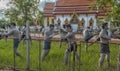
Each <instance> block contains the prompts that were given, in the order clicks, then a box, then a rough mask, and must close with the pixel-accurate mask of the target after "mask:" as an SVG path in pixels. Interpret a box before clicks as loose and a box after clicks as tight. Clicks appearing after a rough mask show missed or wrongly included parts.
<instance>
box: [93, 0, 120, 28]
mask: <svg viewBox="0 0 120 71" xmlns="http://www.w3.org/2000/svg"><path fill="white" fill-rule="evenodd" d="M91 7H92V8H93V9H94V8H96V9H97V10H98V11H101V10H102V11H104V12H106V15H107V17H106V21H111V22H112V24H113V26H115V24H117V26H120V25H118V24H119V23H120V3H118V2H117V0H96V4H93V5H92V6H91ZM107 7H111V8H107Z"/></svg>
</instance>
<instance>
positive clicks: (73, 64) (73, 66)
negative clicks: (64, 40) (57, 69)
mask: <svg viewBox="0 0 120 71" xmlns="http://www.w3.org/2000/svg"><path fill="white" fill-rule="evenodd" d="M72 71H75V44H74V46H73V63H72Z"/></svg>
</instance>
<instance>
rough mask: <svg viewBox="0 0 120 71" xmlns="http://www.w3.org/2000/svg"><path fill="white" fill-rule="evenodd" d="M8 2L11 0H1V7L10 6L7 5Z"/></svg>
mask: <svg viewBox="0 0 120 71" xmlns="http://www.w3.org/2000/svg"><path fill="white" fill-rule="evenodd" d="M8 2H9V0H1V1H0V9H5V8H8V6H7V3H8Z"/></svg>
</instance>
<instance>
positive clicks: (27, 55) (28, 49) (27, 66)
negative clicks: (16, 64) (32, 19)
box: [26, 21, 30, 71]
mask: <svg viewBox="0 0 120 71" xmlns="http://www.w3.org/2000/svg"><path fill="white" fill-rule="evenodd" d="M26 69H27V71H29V70H30V43H29V21H27V22H26Z"/></svg>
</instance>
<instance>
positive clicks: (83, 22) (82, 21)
mask: <svg viewBox="0 0 120 71" xmlns="http://www.w3.org/2000/svg"><path fill="white" fill-rule="evenodd" d="M84 24H85V20H84V19H83V18H82V20H81V21H80V23H79V26H82V27H83V26H84Z"/></svg>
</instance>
